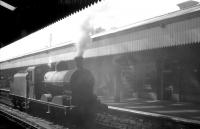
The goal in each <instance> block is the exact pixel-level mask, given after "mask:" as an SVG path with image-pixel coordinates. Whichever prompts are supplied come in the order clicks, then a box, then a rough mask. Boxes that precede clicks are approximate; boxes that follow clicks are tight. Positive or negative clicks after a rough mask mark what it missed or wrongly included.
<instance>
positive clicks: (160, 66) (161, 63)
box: [156, 59, 164, 100]
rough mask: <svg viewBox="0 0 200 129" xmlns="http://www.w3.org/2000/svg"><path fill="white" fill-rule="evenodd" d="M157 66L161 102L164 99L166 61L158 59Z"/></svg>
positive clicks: (158, 92) (158, 91) (158, 90)
mask: <svg viewBox="0 0 200 129" xmlns="http://www.w3.org/2000/svg"><path fill="white" fill-rule="evenodd" d="M156 66H157V94H158V98H159V99H160V100H163V99H164V76H163V67H164V61H163V60H162V59H158V60H157V61H156Z"/></svg>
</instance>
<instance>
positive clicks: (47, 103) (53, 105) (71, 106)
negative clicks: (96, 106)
mask: <svg viewBox="0 0 200 129" xmlns="http://www.w3.org/2000/svg"><path fill="white" fill-rule="evenodd" d="M28 101H32V102H35V103H39V104H43V105H47V106H48V109H49V107H54V108H59V109H63V110H64V111H65V114H66V112H67V110H71V109H73V108H75V107H76V106H73V105H70V106H65V105H59V104H55V103H52V102H46V101H42V100H36V99H32V98H28ZM47 113H48V112H47Z"/></svg>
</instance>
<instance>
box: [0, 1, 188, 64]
mask: <svg viewBox="0 0 200 129" xmlns="http://www.w3.org/2000/svg"><path fill="white" fill-rule="evenodd" d="M184 1H185V0H146V1H145V0H102V1H101V2H98V3H97V4H94V5H92V6H90V7H89V8H87V9H84V10H82V11H80V12H78V13H75V14H73V15H71V16H68V17H66V18H64V19H62V20H60V21H58V22H55V23H54V24H52V25H50V26H48V27H46V28H43V29H41V30H40V31H38V32H35V33H33V34H31V35H29V36H27V37H25V38H23V39H21V40H19V41H16V42H14V43H12V44H10V45H8V46H6V47H4V48H2V49H0V55H1V56H0V61H3V60H6V59H8V58H13V57H16V56H21V55H23V54H25V53H26V54H27V53H31V52H34V51H38V50H40V49H45V48H48V47H53V46H56V45H59V44H62V43H66V41H75V42H79V41H80V40H82V39H84V40H85V39H86V41H89V38H88V37H87V36H86V35H85V34H86V33H87V34H88V35H90V34H91V33H92V31H93V30H95V29H97V28H103V29H105V30H109V29H112V28H120V27H123V26H127V25H131V24H134V23H137V22H140V21H144V20H147V19H150V18H153V17H156V16H160V15H164V14H167V13H170V12H174V11H177V10H179V7H178V6H177V4H179V3H181V2H184ZM85 37H86V38H85Z"/></svg>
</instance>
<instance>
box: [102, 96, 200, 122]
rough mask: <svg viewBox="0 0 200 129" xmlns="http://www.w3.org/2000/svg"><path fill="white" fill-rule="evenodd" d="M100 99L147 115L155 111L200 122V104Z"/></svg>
mask: <svg viewBox="0 0 200 129" xmlns="http://www.w3.org/2000/svg"><path fill="white" fill-rule="evenodd" d="M99 99H100V100H101V102H103V103H105V104H107V105H108V106H112V107H118V108H123V109H128V110H129V111H133V112H138V111H139V112H140V111H141V112H142V113H145V114H146V115H152V113H153V115H160V116H164V117H168V118H171V119H176V120H180V121H191V122H192V123H193V122H194V123H197V124H200V104H195V103H186V102H173V101H160V100H147V99H138V98H129V99H123V100H121V101H120V102H115V101H114V99H111V98H110V99H108V98H104V97H99Z"/></svg>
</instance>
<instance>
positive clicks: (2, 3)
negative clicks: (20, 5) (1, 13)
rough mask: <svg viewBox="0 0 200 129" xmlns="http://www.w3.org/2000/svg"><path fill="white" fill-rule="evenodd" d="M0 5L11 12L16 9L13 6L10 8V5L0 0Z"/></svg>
mask: <svg viewBox="0 0 200 129" xmlns="http://www.w3.org/2000/svg"><path fill="white" fill-rule="evenodd" d="M0 5H1V6H3V7H4V8H7V9H9V10H11V11H14V10H15V9H16V7H14V6H12V5H10V4H8V3H6V2H4V1H2V0H0Z"/></svg>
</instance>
